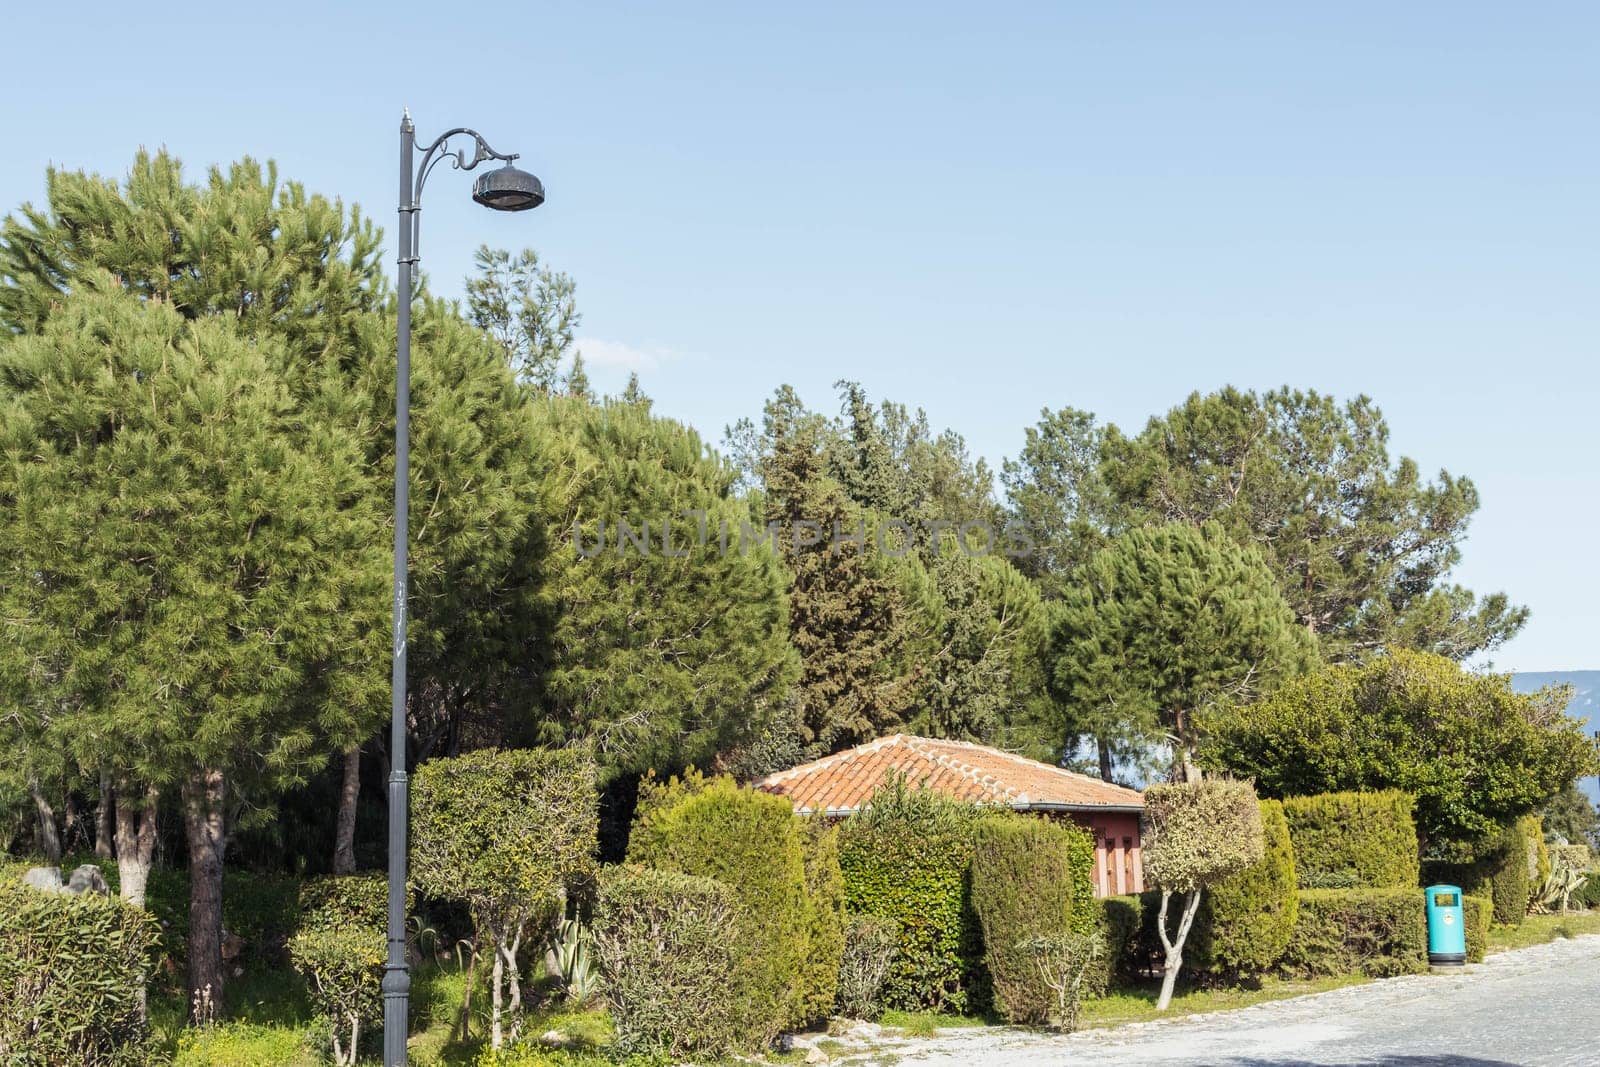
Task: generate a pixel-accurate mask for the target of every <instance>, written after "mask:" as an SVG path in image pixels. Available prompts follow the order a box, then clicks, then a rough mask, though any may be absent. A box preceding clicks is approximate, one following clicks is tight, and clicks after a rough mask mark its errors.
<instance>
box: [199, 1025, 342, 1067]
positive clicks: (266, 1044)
mask: <svg viewBox="0 0 1600 1067" xmlns="http://www.w3.org/2000/svg"><path fill="white" fill-rule="evenodd" d="M323 1062H324V1061H323V1059H322V1056H321V1055H320V1054H319V1053H318V1050H317V1048H316V1045H315V1044H314V1043H313V1042H312V1040H311V1038H310V1036H309V1035H308V1034H306V1033H305V1032H304V1031H301V1030H287V1029H284V1028H282V1027H277V1026H260V1025H256V1024H253V1023H245V1022H227V1023H221V1024H218V1025H216V1026H207V1027H202V1028H200V1029H194V1030H185V1031H183V1032H182V1033H180V1034H179V1035H178V1054H177V1058H176V1059H174V1060H173V1067H217V1065H218V1064H223V1063H225V1064H228V1067H318V1065H319V1064H321V1063H323Z"/></svg>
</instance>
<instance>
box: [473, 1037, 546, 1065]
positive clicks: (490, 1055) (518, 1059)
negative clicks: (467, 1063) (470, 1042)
mask: <svg viewBox="0 0 1600 1067" xmlns="http://www.w3.org/2000/svg"><path fill="white" fill-rule="evenodd" d="M472 1067H562V1063H561V1061H560V1060H558V1059H556V1058H555V1057H554V1056H552V1055H551V1054H550V1050H549V1049H547V1048H542V1047H540V1046H539V1045H534V1044H530V1043H528V1042H526V1041H519V1042H518V1043H516V1044H515V1045H507V1046H506V1047H505V1048H503V1049H501V1050H500V1051H498V1052H496V1051H495V1050H494V1049H493V1048H491V1047H490V1046H488V1045H485V1046H483V1048H482V1049H480V1050H479V1051H478V1058H477V1059H475V1060H473V1061H472Z"/></svg>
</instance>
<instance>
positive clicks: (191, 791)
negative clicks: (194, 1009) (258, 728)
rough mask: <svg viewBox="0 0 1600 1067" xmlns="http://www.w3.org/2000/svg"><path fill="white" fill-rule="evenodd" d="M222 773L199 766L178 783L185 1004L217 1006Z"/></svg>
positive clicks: (220, 972)
mask: <svg viewBox="0 0 1600 1067" xmlns="http://www.w3.org/2000/svg"><path fill="white" fill-rule="evenodd" d="M224 787H225V782H224V780H223V777H222V772H221V771H219V770H216V769H214V768H201V769H200V771H199V772H198V773H196V775H195V776H194V777H193V778H191V779H190V780H189V781H187V782H185V783H184V785H183V820H184V827H185V830H186V831H187V836H188V839H189V1002H190V1004H191V1005H201V1004H204V1003H206V1002H209V1003H210V1004H211V1005H212V1007H213V1010H215V1009H217V1008H220V1007H221V1005H222V987H223V981H224V979H223V969H222V850H223V846H224V844H225V843H226V842H225V838H224V836H223V817H222V804H223V795H224V791H225V790H224Z"/></svg>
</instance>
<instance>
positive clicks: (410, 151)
mask: <svg viewBox="0 0 1600 1067" xmlns="http://www.w3.org/2000/svg"><path fill="white" fill-rule="evenodd" d="M457 135H462V136H467V137H471V138H472V140H473V150H472V155H471V156H470V157H469V156H468V155H467V150H466V149H464V148H462V149H458V150H455V151H450V150H445V149H444V143H445V142H446V141H448V140H449V139H450V138H452V137H455V136H457ZM416 148H417V130H416V127H415V126H414V125H412V123H411V112H409V111H407V112H406V114H405V117H404V118H403V119H401V121H400V292H399V296H400V313H399V317H400V323H399V351H398V359H397V360H396V365H395V389H394V415H395V421H394V676H393V706H392V708H391V712H390V720H389V768H390V769H389V956H388V961H387V962H386V963H385V965H384V971H383V1063H384V1067H404V1064H405V1062H406V1037H407V1031H408V1027H409V1023H408V1019H407V1016H408V1015H409V1014H410V1007H411V971H410V967H409V965H408V963H407V961H406V841H407V837H406V804H407V791H408V787H409V779H408V778H407V777H406V515H407V508H408V507H409V504H410V497H411V492H410V473H411V471H410V467H411V433H410V431H411V268H412V267H413V266H414V265H415V264H416V262H417V258H418V257H417V242H418V237H419V234H420V222H421V211H422V186H423V184H424V183H426V182H427V180H428V175H429V174H430V173H431V172H432V171H433V168H434V167H435V166H437V165H438V164H439V162H440V161H441V160H445V159H448V160H450V165H451V166H452V167H454V168H456V169H457V170H472V169H473V168H474V167H476V166H477V165H478V164H479V163H482V162H483V161H484V160H488V159H498V160H503V161H504V162H505V166H504V167H501V168H500V169H499V170H492V171H488V172H486V173H484V174H482V175H480V176H479V177H478V180H477V182H475V183H474V185H473V190H472V199H474V200H476V201H477V202H478V203H480V204H482V205H484V206H485V207H491V208H494V209H495V210H496V211H527V210H528V209H529V208H536V207H538V206H539V205H540V204H542V203H544V186H543V185H541V184H539V179H538V178H535V177H534V176H533V175H531V174H528V173H527V172H525V171H521V170H518V169H517V168H516V167H513V166H512V165H511V162H512V160H514V159H516V158H517V157H516V156H514V155H510V156H508V155H502V154H501V153H499V152H496V151H495V150H494V149H492V148H490V147H489V144H488V142H486V141H485V140H484V139H483V137H482V136H481V135H479V134H478V132H477V131H476V130H469V129H466V128H465V127H459V126H458V127H457V128H455V129H453V130H450V131H449V132H448V133H445V134H442V135H441V136H439V137H438V138H437V139H436V140H434V142H433V143H432V144H430V145H428V146H427V147H426V148H424V149H423V150H422V164H421V166H415V165H414V157H415V155H416Z"/></svg>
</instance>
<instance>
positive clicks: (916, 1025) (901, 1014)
mask: <svg viewBox="0 0 1600 1067" xmlns="http://www.w3.org/2000/svg"><path fill="white" fill-rule="evenodd" d="M878 1021H879V1023H881V1024H882V1025H883V1027H884V1028H885V1029H887V1030H894V1031H897V1032H898V1033H899V1035H900V1036H902V1037H932V1036H933V1035H934V1034H935V1033H936V1032H938V1031H940V1030H949V1029H954V1028H956V1027H971V1026H989V1025H991V1024H993V1023H994V1022H996V1021H997V1020H993V1019H980V1018H975V1017H973V1016H970V1015H947V1014H945V1013H944V1012H938V1011H886V1012H884V1013H883V1018H882V1019H879V1020H878Z"/></svg>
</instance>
